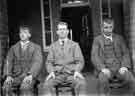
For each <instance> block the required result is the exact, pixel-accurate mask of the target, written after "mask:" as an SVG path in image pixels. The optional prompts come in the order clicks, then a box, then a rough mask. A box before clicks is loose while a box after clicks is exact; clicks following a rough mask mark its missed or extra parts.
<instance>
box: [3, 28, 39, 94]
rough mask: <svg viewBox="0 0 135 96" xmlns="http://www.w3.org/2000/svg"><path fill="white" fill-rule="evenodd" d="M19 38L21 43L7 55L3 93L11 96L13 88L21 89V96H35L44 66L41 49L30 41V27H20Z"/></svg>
mask: <svg viewBox="0 0 135 96" xmlns="http://www.w3.org/2000/svg"><path fill="white" fill-rule="evenodd" d="M19 36H20V41H19V42H17V43H16V44H15V45H13V46H12V47H11V48H10V50H9V52H8V55H7V65H6V68H5V69H6V71H5V76H6V80H5V82H4V85H3V91H4V93H7V94H9V96H11V94H12V93H13V92H12V90H13V88H19V89H20V92H21V96H33V86H34V84H35V82H36V79H37V78H36V77H37V75H38V72H39V70H40V68H41V64H42V54H41V48H40V46H39V45H37V44H35V43H33V42H31V41H30V40H29V38H30V37H31V33H30V28H29V27H28V26H21V27H20V33H19Z"/></svg>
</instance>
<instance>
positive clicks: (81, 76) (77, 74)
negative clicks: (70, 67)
mask: <svg viewBox="0 0 135 96" xmlns="http://www.w3.org/2000/svg"><path fill="white" fill-rule="evenodd" d="M76 78H80V79H84V77H83V75H82V74H81V73H80V72H74V79H76Z"/></svg>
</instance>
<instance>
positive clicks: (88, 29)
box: [61, 6, 94, 72]
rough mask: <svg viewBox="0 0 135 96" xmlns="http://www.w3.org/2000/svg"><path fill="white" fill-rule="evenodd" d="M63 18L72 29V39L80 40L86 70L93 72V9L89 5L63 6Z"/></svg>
mask: <svg viewBox="0 0 135 96" xmlns="http://www.w3.org/2000/svg"><path fill="white" fill-rule="evenodd" d="M61 20H62V21H65V22H67V23H68V25H69V29H72V39H73V41H75V42H78V43H79V45H80V47H81V50H82V53H83V56H84V59H85V66H84V69H83V71H84V72H92V71H93V69H94V67H93V65H92V63H91V60H90V57H91V47H92V40H93V31H92V21H91V9H90V7H89V6H83V7H82V6H81V7H68V8H62V13H61Z"/></svg>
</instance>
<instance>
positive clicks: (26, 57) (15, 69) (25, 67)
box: [5, 42, 42, 78]
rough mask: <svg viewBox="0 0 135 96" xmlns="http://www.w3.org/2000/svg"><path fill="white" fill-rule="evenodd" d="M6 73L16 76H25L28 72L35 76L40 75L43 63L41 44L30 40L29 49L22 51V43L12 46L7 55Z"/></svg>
mask: <svg viewBox="0 0 135 96" xmlns="http://www.w3.org/2000/svg"><path fill="white" fill-rule="evenodd" d="M7 61H8V64H6V68H5V74H6V75H10V76H13V77H14V78H23V77H25V76H26V75H27V74H32V76H33V77H36V76H37V75H38V72H39V70H40V68H41V64H42V54H41V48H40V46H39V45H37V44H35V43H32V42H29V45H28V46H27V49H26V50H25V52H23V53H22V51H21V44H20V42H18V43H17V44H15V45H14V46H12V47H11V48H10V50H9V52H8V55H7Z"/></svg>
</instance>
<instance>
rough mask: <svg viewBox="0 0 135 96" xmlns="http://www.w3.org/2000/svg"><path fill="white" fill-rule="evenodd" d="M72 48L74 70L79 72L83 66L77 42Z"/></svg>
mask: <svg viewBox="0 0 135 96" xmlns="http://www.w3.org/2000/svg"><path fill="white" fill-rule="evenodd" d="M74 48H75V49H74V60H75V64H76V67H75V71H77V72H80V71H82V69H83V67H84V57H83V54H82V51H81V48H80V46H79V44H78V43H76V44H75V46H74Z"/></svg>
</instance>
